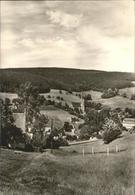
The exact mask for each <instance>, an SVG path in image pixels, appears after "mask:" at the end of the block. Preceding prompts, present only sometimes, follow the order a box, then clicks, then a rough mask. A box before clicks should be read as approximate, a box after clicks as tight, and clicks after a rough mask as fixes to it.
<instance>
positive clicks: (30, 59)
mask: <svg viewBox="0 0 135 195" xmlns="http://www.w3.org/2000/svg"><path fill="white" fill-rule="evenodd" d="M0 67H1V68H13V67H15V68H21V67H64V68H79V69H97V70H106V71H124V72H134V1H133V0H102V1H100V0H94V1H91V0H90V1H84V0H82V1H76V0H74V1H66V0H64V1H7V0H6V1H1V64H0Z"/></svg>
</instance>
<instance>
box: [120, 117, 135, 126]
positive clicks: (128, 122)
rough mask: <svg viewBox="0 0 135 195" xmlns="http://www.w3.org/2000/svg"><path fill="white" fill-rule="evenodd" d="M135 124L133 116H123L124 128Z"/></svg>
mask: <svg viewBox="0 0 135 195" xmlns="http://www.w3.org/2000/svg"><path fill="white" fill-rule="evenodd" d="M134 126H135V119H134V118H125V119H124V120H123V127H126V129H131V128H132V127H134Z"/></svg>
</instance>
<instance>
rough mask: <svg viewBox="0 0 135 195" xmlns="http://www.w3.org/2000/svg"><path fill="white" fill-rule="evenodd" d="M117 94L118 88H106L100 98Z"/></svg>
mask: <svg viewBox="0 0 135 195" xmlns="http://www.w3.org/2000/svg"><path fill="white" fill-rule="evenodd" d="M117 94H118V89H110V88H109V89H107V90H105V91H104V93H103V94H102V95H101V97H102V98H111V97H114V96H116V95H117Z"/></svg>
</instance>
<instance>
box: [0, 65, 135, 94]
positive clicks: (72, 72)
mask: <svg viewBox="0 0 135 195" xmlns="http://www.w3.org/2000/svg"><path fill="white" fill-rule="evenodd" d="M132 80H135V74H133V73H124V72H105V71H98V70H80V69H66V68H18V69H17V68H13V69H1V70H0V91H5V92H15V89H16V88H18V87H19V85H20V84H21V83H24V82H26V81H31V82H32V83H33V84H34V85H37V86H38V87H39V89H40V92H46V91H48V90H49V88H54V89H65V90H68V91H70V90H71V91H83V90H90V89H93V90H98V91H102V90H104V89H106V88H113V87H116V88H124V87H129V86H132V83H131V81H132Z"/></svg>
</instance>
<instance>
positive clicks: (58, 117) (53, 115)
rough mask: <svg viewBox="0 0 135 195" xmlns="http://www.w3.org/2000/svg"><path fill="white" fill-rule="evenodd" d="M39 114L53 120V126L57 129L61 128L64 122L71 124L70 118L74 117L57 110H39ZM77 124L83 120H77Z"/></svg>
mask: <svg viewBox="0 0 135 195" xmlns="http://www.w3.org/2000/svg"><path fill="white" fill-rule="evenodd" d="M41 113H42V114H45V115H46V116H48V118H49V119H53V122H54V126H55V127H57V128H61V127H62V126H63V125H64V122H65V121H68V122H71V118H72V117H75V116H74V115H71V114H69V113H68V112H66V111H64V110H61V109H58V108H57V109H54V110H50V109H49V110H41ZM79 122H80V123H82V122H83V120H81V119H79ZM49 124H50V121H49Z"/></svg>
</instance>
